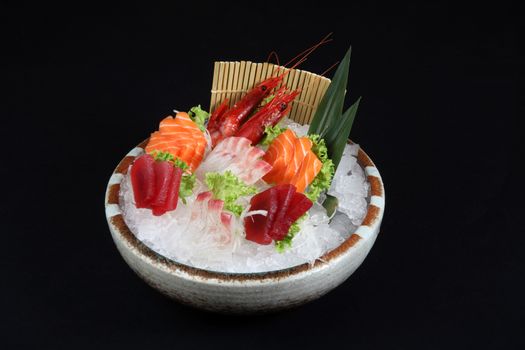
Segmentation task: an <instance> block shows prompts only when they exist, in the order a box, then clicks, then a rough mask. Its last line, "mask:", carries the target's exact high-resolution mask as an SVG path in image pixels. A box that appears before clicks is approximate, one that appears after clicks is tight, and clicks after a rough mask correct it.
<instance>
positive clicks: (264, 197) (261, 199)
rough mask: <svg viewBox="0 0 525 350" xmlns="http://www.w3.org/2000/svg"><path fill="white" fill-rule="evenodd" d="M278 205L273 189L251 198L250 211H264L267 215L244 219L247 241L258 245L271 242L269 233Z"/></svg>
mask: <svg viewBox="0 0 525 350" xmlns="http://www.w3.org/2000/svg"><path fill="white" fill-rule="evenodd" d="M278 204H279V203H278V197H277V191H276V190H275V188H274V187H272V188H270V189H268V190H266V191H263V192H260V193H258V194H256V195H255V196H253V197H252V199H251V200H250V210H266V211H267V214H266V216H264V215H261V214H255V215H251V216H248V217H246V218H245V219H244V227H245V230H246V239H247V240H250V241H253V242H256V243H259V244H270V243H271V242H272V238H271V237H270V235H269V232H270V229H271V225H272V223H273V220H274V218H275V216H276V213H277V210H278V209H279V206H278Z"/></svg>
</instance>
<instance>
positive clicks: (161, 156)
mask: <svg viewBox="0 0 525 350" xmlns="http://www.w3.org/2000/svg"><path fill="white" fill-rule="evenodd" d="M150 154H151V156H152V157H153V159H155V160H157V161H161V162H171V163H173V165H174V166H176V167H178V168H181V169H182V170H184V171H186V170H188V169H189V168H190V167H189V166H188V164H186V162H185V161H183V160H181V159H179V158H175V157H174V156H173V154H171V153H169V152H164V151H159V150H154V151H153V152H150Z"/></svg>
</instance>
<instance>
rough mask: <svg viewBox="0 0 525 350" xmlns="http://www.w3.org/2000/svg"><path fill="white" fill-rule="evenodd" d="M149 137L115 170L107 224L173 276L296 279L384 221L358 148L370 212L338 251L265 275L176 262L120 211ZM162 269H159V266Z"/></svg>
mask: <svg viewBox="0 0 525 350" xmlns="http://www.w3.org/2000/svg"><path fill="white" fill-rule="evenodd" d="M148 140H149V138H148V139H146V140H144V141H142V142H141V143H139V144H138V145H137V146H136V147H135V148H133V149H132V150H131V151H130V152H129V153H128V154H127V155H126V156H125V157H124V158H122V159H121V161H120V162H119V164H118V165H117V167H116V168H115V170H114V171H113V173H112V175H111V177H110V179H109V181H108V184H107V187H106V196H105V209H106V210H105V211H106V219H107V221H108V225H110V226H113V231H114V232H115V233H117V234H118V235H119V236H120V237H119V238H120V239H121V240H124V241H125V242H126V243H127V244H128V245H130V246H131V247H133V248H135V250H136V252H137V253H138V254H140V255H141V257H142V258H144V259H146V260H147V261H149V263H150V264H154V265H158V264H160V265H162V266H164V267H165V268H167V270H168V271H169V272H170V273H176V274H178V273H180V272H183V273H186V274H188V275H192V276H198V277H201V278H203V279H204V280H219V281H221V280H222V281H239V282H244V281H250V280H257V281H258V280H267V279H272V280H278V279H282V278H285V277H291V276H296V275H299V274H301V273H306V272H309V271H313V270H314V269H317V268H320V267H322V266H325V265H326V264H328V263H329V262H331V261H333V260H336V259H337V258H339V257H341V256H342V255H344V254H345V253H347V252H349V251H350V250H351V248H352V247H354V246H355V245H356V244H357V243H358V242H360V241H365V240H367V239H370V237H368V236H367V234H368V233H370V232H375V231H376V230H377V231H379V225H380V224H381V220H382V218H383V214H384V210H385V190H384V186H383V181H382V179H381V175H380V174H379V171H378V170H377V167H376V166H375V164H374V162H373V161H372V160H371V159H370V157H369V156H368V154H366V152H365V151H364V150H363V149H362V148H361V147H359V151H358V155H357V162H358V164H359V165H360V166H361V167H362V168H363V170H364V172H365V176H366V177H367V180H368V182H369V184H370V192H369V196H370V197H369V198H370V201H369V203H368V206H367V212H366V215H365V218H364V219H363V222H362V223H361V225H360V226H358V227H357V228H356V230H355V231H354V233H352V234H351V235H350V237H348V238H347V239H346V240H345V241H344V242H343V243H341V244H340V245H339V246H337V247H336V248H334V249H332V250H330V251H328V252H326V253H325V254H323V255H322V256H321V257H319V258H317V259H316V260H315V261H314V263H311V264H310V263H303V264H301V265H296V266H292V267H288V268H285V269H280V270H271V271H264V272H247V273H243V272H222V271H213V270H206V269H202V268H198V267H194V266H190V265H186V264H184V263H180V262H177V261H175V260H172V259H170V258H167V257H165V256H163V255H161V254H159V253H157V252H155V251H154V250H153V249H151V248H149V247H148V246H147V245H146V244H144V243H143V242H142V241H140V240H139V239H138V238H137V237H136V236H135V234H134V233H132V232H131V230H130V228H129V227H128V226H127V224H126V222H125V221H124V217H123V215H122V212H121V210H120V204H119V203H120V202H119V192H120V183H121V181H122V179H123V178H124V176H125V175H126V174H127V171H128V168H129V166H130V165H131V164H132V163H133V161H134V160H135V158H136V157H137V156H138V155H139V154H141V153H142V152H143V151H144V147H145V146H146V144H147V142H148ZM348 143H349V144H354V142H352V141H351V140H348ZM158 267H159V266H158Z"/></svg>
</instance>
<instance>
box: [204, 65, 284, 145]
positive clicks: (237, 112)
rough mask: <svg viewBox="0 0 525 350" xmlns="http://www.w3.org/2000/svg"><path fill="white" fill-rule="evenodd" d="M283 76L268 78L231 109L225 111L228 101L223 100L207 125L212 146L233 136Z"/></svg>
mask: <svg viewBox="0 0 525 350" xmlns="http://www.w3.org/2000/svg"><path fill="white" fill-rule="evenodd" d="M283 78H284V74H281V75H279V76H277V77H271V78H268V79H266V80H264V81H262V82H260V83H259V84H257V85H256V86H255V87H254V88H253V89H251V90H250V91H248V93H247V94H246V95H244V97H243V98H242V99H240V100H239V101H238V102H237V103H236V104H235V105H234V106H233V107H232V108H230V109H227V103H228V101H227V100H225V101H223V102H222V103H221V105H220V106H219V107H218V108H217V109H216V110H215V112H213V113H212V116H211V117H210V122H209V123H208V131H209V132H210V135H211V140H212V144H213V146H215V145H216V144H217V143H219V142H220V141H221V140H222V139H224V138H226V137H229V136H233V135H234V134H235V133H236V132H237V130H238V129H239V126H240V125H241V123H242V122H243V121H244V120H245V119H246V118H247V117H248V116H249V115H250V114H251V113H252V112H253V110H254V109H255V107H257V106H258V105H259V104H260V103H261V101H262V100H263V99H264V98H266V97H267V96H268V95H269V94H270V92H271V91H272V90H273V89H274V88H275V87H276V86H277V85H278V84H279V83H280V82H281V81H282V80H283Z"/></svg>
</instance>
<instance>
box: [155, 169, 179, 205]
mask: <svg viewBox="0 0 525 350" xmlns="http://www.w3.org/2000/svg"><path fill="white" fill-rule="evenodd" d="M153 169H154V171H155V196H154V197H153V200H152V201H151V206H152V207H161V208H162V207H164V204H166V198H167V196H168V190H169V188H170V186H171V182H172V178H173V172H174V171H175V167H174V166H173V164H171V163H169V162H155V163H154V164H153Z"/></svg>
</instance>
